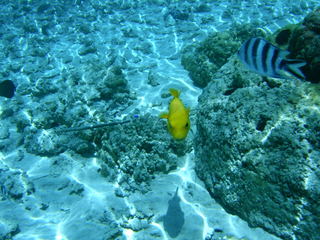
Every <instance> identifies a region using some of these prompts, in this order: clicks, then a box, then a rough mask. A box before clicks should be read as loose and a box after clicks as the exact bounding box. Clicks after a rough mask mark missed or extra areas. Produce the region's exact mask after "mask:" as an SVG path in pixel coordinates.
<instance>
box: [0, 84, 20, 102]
mask: <svg viewBox="0 0 320 240" xmlns="http://www.w3.org/2000/svg"><path fill="white" fill-rule="evenodd" d="M15 91H16V86H15V85H14V84H13V82H12V81H11V80H5V81H3V82H1V83H0V96H1V97H6V98H12V97H13V95H14V93H15Z"/></svg>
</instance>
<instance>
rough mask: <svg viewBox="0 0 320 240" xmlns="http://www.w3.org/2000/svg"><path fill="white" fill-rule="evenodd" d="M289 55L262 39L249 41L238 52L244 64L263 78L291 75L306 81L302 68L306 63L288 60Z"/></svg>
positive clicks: (299, 60) (298, 60)
mask: <svg viewBox="0 0 320 240" xmlns="http://www.w3.org/2000/svg"><path fill="white" fill-rule="evenodd" d="M288 54H289V52H288V51H285V50H281V49H280V48H277V47H276V46H274V45H272V44H271V43H270V42H268V41H266V40H264V39H262V38H250V39H248V40H247V41H246V42H244V43H243V45H242V46H241V48H240V49H239V51H238V57H239V59H240V60H241V61H242V63H244V64H245V65H246V66H247V67H248V68H249V69H250V70H251V71H253V72H256V73H258V74H260V75H262V76H267V77H273V78H285V77H286V76H287V75H288V74H289V75H291V76H294V77H296V78H298V79H301V80H302V79H304V78H305V76H304V74H303V72H302V71H301V67H303V66H304V65H305V64H306V62H305V61H303V60H301V59H288V58H286V56H287V55H288Z"/></svg>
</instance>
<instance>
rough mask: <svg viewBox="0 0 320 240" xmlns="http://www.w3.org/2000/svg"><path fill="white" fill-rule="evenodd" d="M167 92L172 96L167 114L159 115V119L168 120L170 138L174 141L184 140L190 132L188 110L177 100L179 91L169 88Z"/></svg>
mask: <svg viewBox="0 0 320 240" xmlns="http://www.w3.org/2000/svg"><path fill="white" fill-rule="evenodd" d="M169 92H170V94H171V95H172V96H173V99H172V100H171V102H170V103H169V113H162V114H160V118H165V119H167V120H168V131H169V132H170V133H171V135H172V137H173V138H174V139H176V140H182V139H184V138H186V136H187V135H188V132H189V130H190V119H189V113H190V109H189V108H186V107H185V106H184V104H183V102H182V101H181V99H180V98H179V96H180V91H178V90H176V89H173V88H170V89H169Z"/></svg>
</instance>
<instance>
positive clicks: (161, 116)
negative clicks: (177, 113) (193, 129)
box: [159, 113, 169, 118]
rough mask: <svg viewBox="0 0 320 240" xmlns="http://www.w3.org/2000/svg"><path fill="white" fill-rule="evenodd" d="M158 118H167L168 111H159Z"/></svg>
mask: <svg viewBox="0 0 320 240" xmlns="http://www.w3.org/2000/svg"><path fill="white" fill-rule="evenodd" d="M159 117H160V118H168V117H169V114H168V113H161V114H160V115H159Z"/></svg>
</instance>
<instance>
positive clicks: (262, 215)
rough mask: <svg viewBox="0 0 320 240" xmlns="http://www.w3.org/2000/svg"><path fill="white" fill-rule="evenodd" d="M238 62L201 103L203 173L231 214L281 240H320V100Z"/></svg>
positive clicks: (304, 87) (310, 89)
mask: <svg viewBox="0 0 320 240" xmlns="http://www.w3.org/2000/svg"><path fill="white" fill-rule="evenodd" d="M241 69H243V68H242V67H241V65H240V63H239V62H238V61H237V60H236V59H235V58H234V59H231V60H230V61H229V62H228V63H227V64H226V65H224V66H223V67H222V68H221V69H220V70H219V71H218V72H217V73H216V74H214V76H213V80H212V81H211V83H210V84H209V85H208V86H207V87H206V88H205V89H204V92H203V94H202V95H201V96H200V98H199V112H198V114H197V130H198V131H197V135H196V137H195V155H196V171H197V174H198V176H199V177H200V178H201V179H202V180H203V181H204V182H205V184H206V187H207V189H208V190H209V192H210V193H211V195H212V197H213V198H215V199H216V200H217V201H218V202H219V203H220V204H221V205H222V206H223V207H224V208H225V209H226V210H227V211H228V212H230V213H232V214H235V215H238V216H240V217H241V218H243V219H244V220H246V221H247V222H248V223H249V225H250V226H252V227H262V228H264V229H265V230H267V231H269V232H270V233H273V234H275V235H277V236H279V237H281V238H282V239H288V240H289V239H290V240H293V239H301V240H302V239H303V240H305V239H313V240H315V239H319V236H320V200H319V199H320V188H319V186H320V168H319V166H320V103H319V102H320V101H319V98H320V94H319V92H318V90H317V89H316V88H315V87H314V86H313V85H312V84H310V83H307V82H305V83H301V82H297V81H293V80H289V79H288V80H280V79H279V80H271V79H265V78H261V77H260V76H258V75H256V74H253V73H251V72H249V71H246V70H241Z"/></svg>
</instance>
